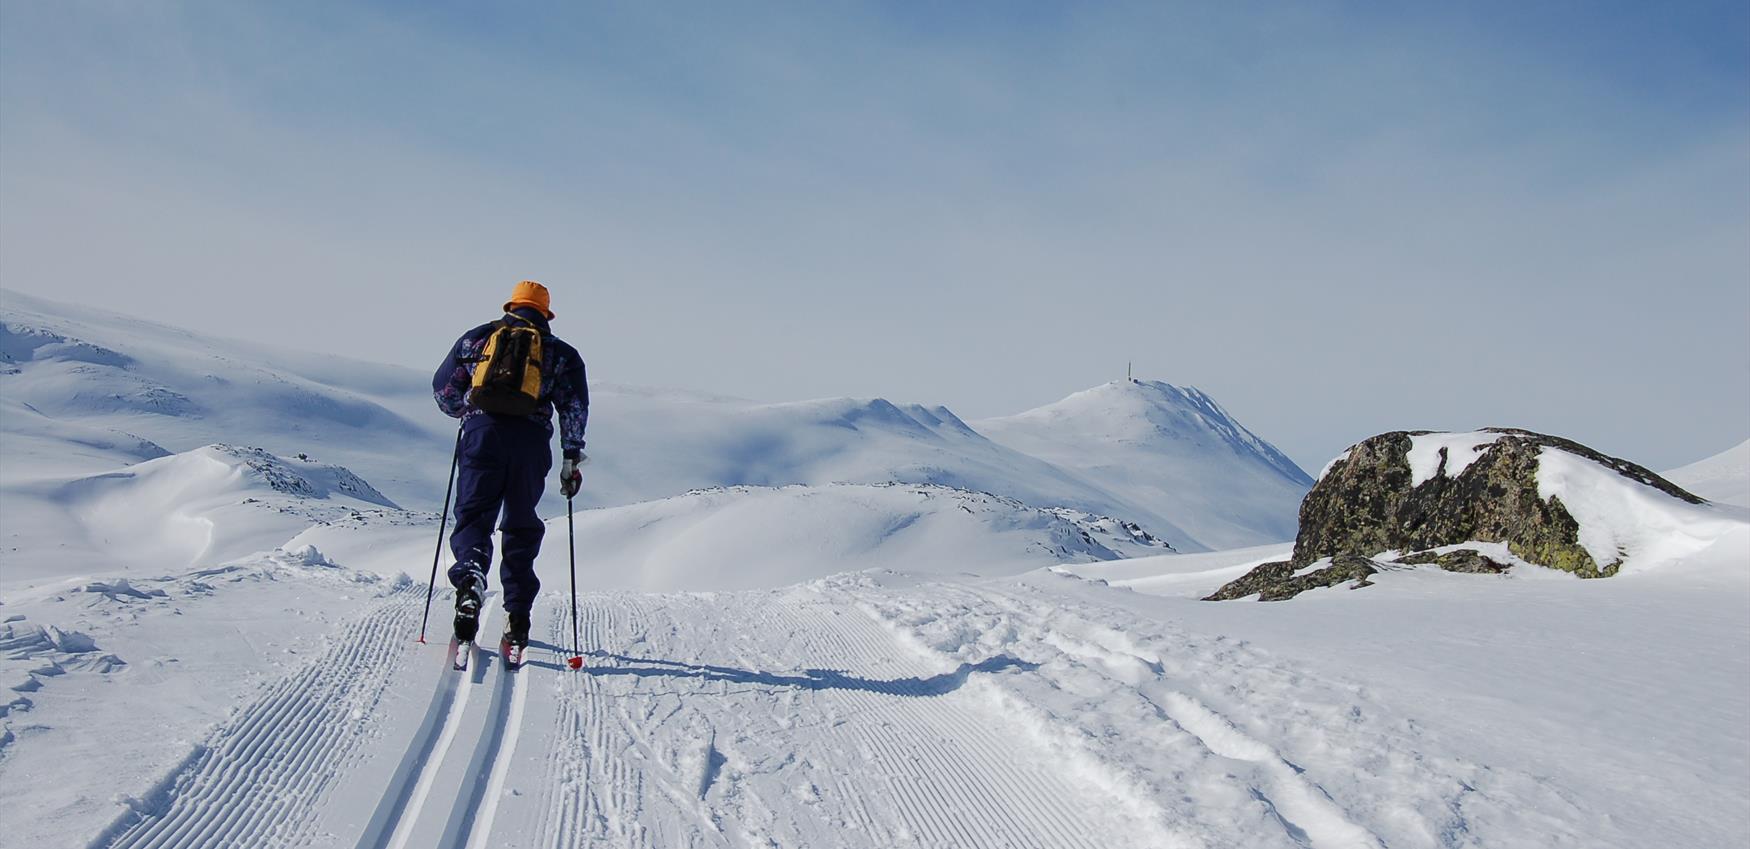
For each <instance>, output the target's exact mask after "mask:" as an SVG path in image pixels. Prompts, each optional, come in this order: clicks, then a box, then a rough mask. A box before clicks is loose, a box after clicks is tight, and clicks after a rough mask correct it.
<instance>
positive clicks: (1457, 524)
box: [1209, 428, 1703, 600]
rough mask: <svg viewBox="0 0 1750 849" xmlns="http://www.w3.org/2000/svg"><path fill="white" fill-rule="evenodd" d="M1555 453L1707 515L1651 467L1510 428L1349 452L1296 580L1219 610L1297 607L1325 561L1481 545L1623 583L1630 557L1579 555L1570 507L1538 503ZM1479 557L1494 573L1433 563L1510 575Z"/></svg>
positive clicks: (1459, 562) (1313, 507) (1329, 477)
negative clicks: (1263, 602)
mask: <svg viewBox="0 0 1750 849" xmlns="http://www.w3.org/2000/svg"><path fill="white" fill-rule="evenodd" d="M1546 449H1556V450H1559V451H1564V452H1567V453H1569V454H1573V455H1576V456H1578V457H1581V458H1583V459H1585V460H1588V461H1591V462H1592V463H1596V464H1598V465H1599V466H1602V467H1603V468H1605V469H1608V470H1612V471H1614V472H1616V473H1617V474H1618V475H1620V476H1622V477H1623V478H1625V479H1626V480H1627V481H1629V482H1632V483H1633V484H1638V485H1642V486H1648V487H1652V488H1655V489H1657V490H1659V491H1661V492H1663V493H1665V494H1666V495H1669V496H1671V497H1673V498H1677V499H1680V500H1682V501H1685V502H1688V503H1690V504H1700V503H1703V500H1702V499H1700V498H1698V497H1696V496H1694V495H1692V494H1690V493H1689V492H1686V491H1685V490H1683V489H1682V488H1681V487H1678V486H1677V485H1676V484H1673V483H1671V482H1670V481H1667V480H1665V479H1664V478H1662V477H1659V476H1658V475H1656V474H1654V473H1653V472H1650V471H1648V470H1647V469H1645V468H1643V467H1641V466H1637V465H1635V464H1634V463H1630V462H1628V461H1625V460H1619V459H1617V458H1615V457H1609V456H1606V455H1604V454H1600V453H1598V452H1597V451H1594V450H1592V449H1590V448H1587V447H1586V446H1584V445H1581V444H1579V443H1576V442H1573V441H1572V440H1567V439H1562V438H1561V437H1556V436H1548V435H1545V434H1541V433H1533V432H1531V431H1526V430H1517V429H1510V428H1490V429H1488V430H1485V431H1479V432H1477V433H1475V434H1436V433H1432V432H1430V431H1396V432H1392V433H1384V434H1380V435H1379V436H1375V437H1372V438H1370V439H1367V440H1364V441H1362V442H1361V443H1359V444H1357V445H1355V446H1354V447H1353V448H1351V449H1349V452H1348V453H1347V454H1346V455H1345V456H1344V457H1342V458H1339V459H1338V460H1337V461H1335V462H1333V463H1332V464H1331V466H1330V467H1329V468H1328V469H1327V470H1326V471H1325V473H1324V474H1323V475H1322V476H1321V477H1320V479H1319V481H1318V483H1317V484H1316V485H1314V486H1313V488H1312V491H1311V492H1309V493H1307V496H1306V499H1305V500H1303V501H1302V502H1301V506H1300V533H1299V535H1298V536H1297V537H1296V538H1295V541H1294V555H1293V557H1292V559H1291V560H1289V561H1288V565H1289V567H1290V568H1288V569H1287V570H1286V571H1283V570H1271V571H1265V570H1266V568H1267V567H1268V566H1270V565H1273V564H1266V566H1260V567H1258V569H1255V570H1253V572H1252V573H1249V574H1247V575H1245V576H1244V577H1242V578H1240V579H1239V580H1237V581H1234V582H1233V583H1231V584H1229V585H1228V586H1225V587H1223V588H1221V590H1218V591H1217V592H1216V593H1215V594H1214V595H1211V596H1209V598H1210V599H1211V600H1220V599H1226V598H1242V597H1245V596H1248V595H1251V594H1253V593H1259V597H1260V598H1273V597H1283V598H1287V597H1290V596H1291V595H1292V594H1293V592H1299V591H1301V590H1296V589H1294V586H1295V583H1294V582H1296V581H1298V580H1299V579H1294V578H1291V577H1290V576H1292V574H1293V572H1294V571H1296V570H1298V569H1301V568H1304V567H1305V566H1307V565H1309V564H1311V563H1313V562H1315V561H1317V560H1319V559H1321V558H1325V557H1336V556H1339V555H1358V556H1363V557H1365V556H1368V555H1376V554H1379V553H1380V552H1385V551H1409V552H1425V551H1428V550H1429V549H1434V548H1439V547H1441V546H1448V545H1456V544H1460V543H1466V542H1473V541H1476V542H1500V543H1505V544H1506V545H1507V548H1508V550H1509V551H1511V552H1512V553H1513V554H1514V555H1515V556H1517V557H1520V558H1523V559H1525V560H1527V561H1530V562H1532V563H1538V564H1541V565H1544V566H1548V567H1551V568H1555V569H1562V570H1564V571H1568V572H1573V573H1574V574H1576V575H1579V576H1580V577H1583V578H1597V577H1606V576H1610V575H1614V574H1616V572H1617V570H1618V569H1619V568H1621V565H1622V557H1621V556H1620V553H1619V554H1618V556H1616V557H1614V558H1610V559H1608V560H1606V562H1600V561H1599V559H1597V558H1594V556H1593V555H1592V554H1591V553H1589V552H1588V551H1587V549H1586V548H1585V547H1583V546H1582V545H1581V544H1580V541H1579V533H1580V525H1579V522H1577V521H1576V520H1575V519H1574V516H1573V515H1572V514H1570V513H1569V511H1568V509H1567V508H1566V507H1565V506H1564V505H1563V504H1562V501H1561V498H1560V497H1558V496H1555V495H1552V496H1550V497H1549V498H1547V499H1546V498H1543V497H1541V496H1540V495H1539V490H1538V468H1539V462H1540V457H1541V456H1542V454H1543V452H1544V451H1545V450H1546ZM1604 474H1608V472H1605V473H1604ZM1454 554H1457V552H1454ZM1471 554H1472V555H1476V558H1480V559H1481V560H1483V561H1487V562H1486V563H1484V562H1478V560H1477V559H1465V558H1456V557H1452V556H1447V558H1446V559H1445V560H1441V559H1440V558H1438V557H1437V558H1435V559H1434V560H1433V561H1431V562H1435V563H1437V564H1439V565H1440V566H1441V568H1446V569H1449V570H1452V571H1499V570H1500V569H1504V568H1505V567H1504V566H1503V565H1502V564H1498V563H1494V561H1489V560H1487V558H1482V557H1481V555H1478V554H1476V552H1474V551H1473V552H1471ZM1402 562H1410V561H1402ZM1490 564H1493V565H1490ZM1497 567H1498V568H1497ZM1278 573H1280V574H1278ZM1240 589H1245V590H1246V591H1245V592H1239V590H1240ZM1291 590H1292V592H1290V591H1291ZM1284 592H1289V595H1287V596H1284V595H1281V594H1282V593H1284Z"/></svg>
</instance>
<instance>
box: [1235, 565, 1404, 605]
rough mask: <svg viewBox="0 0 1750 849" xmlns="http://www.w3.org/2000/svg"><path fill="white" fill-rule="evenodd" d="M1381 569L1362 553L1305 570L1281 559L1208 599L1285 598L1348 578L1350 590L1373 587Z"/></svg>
mask: <svg viewBox="0 0 1750 849" xmlns="http://www.w3.org/2000/svg"><path fill="white" fill-rule="evenodd" d="M1378 571H1379V564H1378V563H1375V562H1374V561H1373V560H1371V559H1369V558H1366V557H1362V556H1361V555H1359V554H1342V555H1338V556H1337V557H1333V558H1331V563H1330V564H1329V565H1326V566H1320V567H1318V568H1316V569H1304V570H1303V569H1301V568H1298V567H1296V566H1295V565H1294V564H1293V563H1291V562H1289V561H1287V560H1278V561H1276V562H1275V563H1265V564H1264V565H1262V566H1259V567H1258V568H1256V569H1253V570H1252V571H1250V572H1247V573H1246V574H1245V576H1244V577H1242V578H1240V579H1239V580H1237V581H1234V582H1232V583H1229V584H1228V585H1227V586H1224V587H1222V588H1221V589H1219V590H1216V591H1215V594H1214V595H1212V596H1210V597H1208V598H1206V599H1204V601H1229V600H1232V599H1236V598H1245V597H1246V596H1249V595H1256V596H1257V597H1258V600H1259V601H1282V600H1284V599H1290V598H1294V597H1295V596H1297V595H1300V594H1301V593H1303V592H1306V591H1307V590H1316V589H1318V588H1320V587H1334V586H1336V585H1338V584H1341V583H1343V582H1345V581H1354V582H1355V584H1354V585H1353V586H1351V587H1350V589H1360V588H1361V587H1367V586H1372V585H1373V582H1372V581H1369V580H1367V578H1368V576H1369V575H1373V574H1375V573H1377V572H1378ZM1296 573H1299V574H1296Z"/></svg>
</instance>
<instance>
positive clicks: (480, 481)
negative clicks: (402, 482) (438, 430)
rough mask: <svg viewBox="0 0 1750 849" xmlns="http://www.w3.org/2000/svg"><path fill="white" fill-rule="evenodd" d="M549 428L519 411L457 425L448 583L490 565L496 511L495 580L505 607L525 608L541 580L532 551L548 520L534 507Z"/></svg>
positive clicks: (548, 458) (537, 549)
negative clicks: (500, 535)
mask: <svg viewBox="0 0 1750 849" xmlns="http://www.w3.org/2000/svg"><path fill="white" fill-rule="evenodd" d="M551 438H552V437H551V435H550V434H549V433H548V432H547V429H546V428H544V427H542V426H541V425H540V424H539V423H538V422H535V421H532V420H530V419H526V418H515V417H510V416H503V417H500V416H493V415H490V414H479V415H475V416H471V417H469V418H468V420H467V422H466V423H464V424H463V426H462V454H461V460H460V461H459V462H458V464H457V465H458V468H459V471H458V472H457V476H456V530H455V532H454V533H452V534H450V551H451V552H452V553H454V554H455V555H456V565H454V566H451V567H450V584H451V585H453V586H461V585H462V583H463V582H464V581H465V580H467V577H468V574H469V573H470V572H473V573H477V574H479V575H480V576H481V577H482V578H484V577H485V576H486V574H487V572H488V570H489V569H490V568H491V566H492V523H493V522H494V521H497V520H498V518H499V515H500V514H501V513H502V514H503V516H504V521H503V522H502V523H500V524H499V526H498V529H499V530H501V531H503V532H504V560H503V562H502V563H501V564H500V566H499V572H498V574H499V582H500V584H501V586H502V587H503V590H504V609H505V610H506V611H509V612H511V613H528V612H529V609H530V608H531V607H533V606H534V604H535V594H536V593H538V592H540V590H541V582H540V580H539V579H537V578H536V577H535V555H537V554H540V553H541V537H542V536H543V535H545V534H546V532H547V526H546V525H545V524H543V523H542V522H541V517H540V516H538V515H536V513H535V505H536V504H538V503H540V501H541V492H542V490H543V489H545V488H546V485H547V472H548V471H549V470H551V469H552V468H553V449H552V447H551V446H550V445H549V444H548V443H549V440H550V439H551Z"/></svg>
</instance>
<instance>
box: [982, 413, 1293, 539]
mask: <svg viewBox="0 0 1750 849" xmlns="http://www.w3.org/2000/svg"><path fill="white" fill-rule="evenodd" d="M972 427H974V428H976V429H977V430H978V431H979V432H980V433H984V434H987V435H988V436H990V438H991V439H993V440H995V441H996V442H998V443H1000V444H1002V445H1005V446H1008V447H1010V448H1014V449H1016V450H1019V451H1022V452H1025V453H1027V454H1030V455H1033V456H1036V457H1040V458H1042V459H1044V460H1047V461H1049V462H1051V463H1052V464H1054V465H1057V466H1059V467H1062V468H1065V469H1069V470H1072V471H1075V472H1077V473H1079V474H1080V475H1082V476H1083V477H1085V478H1087V479H1088V480H1091V481H1094V482H1097V483H1098V484H1099V485H1100V486H1101V487H1104V488H1106V489H1108V490H1110V491H1112V492H1114V493H1116V494H1118V495H1119V496H1122V497H1123V498H1124V499H1126V500H1127V501H1128V502H1129V503H1130V504H1135V505H1142V506H1144V507H1146V508H1148V509H1150V510H1152V511H1153V513H1154V514H1156V515H1159V516H1162V517H1166V518H1170V519H1171V520H1172V522H1173V523H1174V524H1176V525H1178V526H1179V527H1181V528H1183V529H1184V530H1185V531H1187V532H1188V533H1189V534H1190V536H1191V537H1192V538H1193V539H1195V540H1196V541H1197V542H1199V543H1201V544H1202V546H1203V547H1213V548H1232V547H1237V546H1245V545H1257V544H1260V543H1265V542H1277V541H1282V540H1287V539H1291V538H1293V536H1294V532H1295V509H1296V507H1298V505H1299V503H1300V499H1301V497H1302V496H1303V495H1305V494H1306V491H1307V488H1308V487H1310V486H1311V485H1312V483H1313V480H1312V478H1309V477H1307V475H1306V473H1305V472H1303V471H1301V469H1300V467H1298V466H1296V465H1295V464H1294V462H1293V461H1291V460H1289V459H1288V458H1287V457H1286V456H1284V455H1283V454H1282V452H1280V451H1278V450H1277V449H1276V448H1275V447H1274V446H1272V445H1271V444H1270V443H1268V442H1266V441H1265V440H1263V439H1262V438H1260V437H1259V436H1257V435H1256V434H1254V433H1252V432H1251V431H1249V430H1247V429H1246V428H1245V427H1244V426H1243V425H1241V424H1240V423H1239V422H1238V421H1236V420H1235V419H1234V418H1233V416H1232V415H1230V414H1229V413H1228V412H1227V411H1226V410H1224V409H1222V407H1221V405H1219V404H1217V403H1216V402H1215V399H1213V398H1211V397H1209V395H1207V394H1206V393H1204V392H1202V391H1201V390H1198V389H1196V388H1194V387H1183V388H1182V387H1178V386H1173V385H1171V384H1167V383H1161V382H1158V381H1117V382H1113V383H1108V384H1105V385H1103V386H1098V387H1095V388H1093V389H1090V390H1087V391H1084V392H1078V393H1076V394H1074V395H1071V396H1069V397H1067V398H1064V399H1063V400H1061V401H1057V402H1055V403H1053V404H1048V405H1046V406H1044V407H1040V408H1038V409H1035V410H1029V411H1027V412H1024V413H1020V414H1017V415H1013V416H1007V417H1003V418H994V419H982V420H979V421H975V422H973V423H972ZM1120 512H1124V511H1120ZM1127 515H1131V516H1134V517H1137V518H1145V517H1142V516H1138V514H1137V513H1136V512H1135V511H1134V510H1132V511H1129V512H1127ZM1175 544H1177V541H1175ZM1181 548H1183V547H1182V546H1181ZM1187 550H1194V549H1187Z"/></svg>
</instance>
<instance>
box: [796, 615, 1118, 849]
mask: <svg viewBox="0 0 1750 849" xmlns="http://www.w3.org/2000/svg"><path fill="white" fill-rule="evenodd" d="M764 609H765V610H767V611H769V613H770V614H771V616H772V618H773V620H774V623H773V624H774V626H781V625H792V626H794V627H797V628H799V629H802V630H804V632H805V633H809V634H811V635H818V636H819V637H820V640H821V642H820V644H819V645H820V646H821V648H823V649H825V650H826V651H825V652H824V655H823V656H824V659H826V660H827V661H828V662H829V665H830V664H831V663H838V664H841V665H844V666H845V667H847V668H850V669H858V668H859V667H863V668H866V667H867V666H868V664H869V663H870V660H871V659H873V658H887V659H890V660H892V661H894V663H893V664H892V666H893V667H897V669H898V670H899V671H900V675H899V676H895V677H896V678H911V679H913V680H910V681H905V680H896V681H894V682H892V683H888V684H884V685H881V686H880V687H879V688H878V689H879V692H868V691H866V690H861V689H848V690H838V691H833V692H834V695H835V696H838V697H840V698H844V699H846V700H847V701H849V702H850V703H851V704H852V705H853V706H854V707H855V709H856V711H857V712H859V713H860V714H861V717H860V718H861V719H862V720H863V721H859V722H857V723H854V727H855V728H856V729H857V732H856V733H857V735H858V737H859V741H860V742H861V743H862V744H863V745H866V746H868V747H869V748H871V749H872V750H874V751H875V752H877V753H879V762H880V764H882V765H884V766H885V767H886V772H885V773H884V774H883V775H882V778H883V780H884V784H885V789H886V790H887V791H888V798H891V799H892V800H893V801H894V803H895V807H896V809H897V810H898V812H899V816H900V818H901V820H902V822H903V823H904V824H905V826H906V828H907V830H908V831H909V832H910V834H911V835H912V837H911V839H912V840H914V841H917V842H920V843H924V844H925V845H940V846H956V847H967V849H1009V847H1036V849H1047V847H1051V849H1057V847H1068V848H1069V849H1101V847H1102V846H1103V844H1102V843H1100V842H1098V841H1094V840H1090V839H1089V838H1088V837H1087V835H1090V834H1099V833H1102V831H1101V829H1100V828H1099V827H1098V824H1097V823H1093V822H1089V821H1088V818H1087V817H1086V815H1085V814H1086V812H1087V810H1088V809H1087V808H1085V807H1082V806H1081V805H1080V804H1079V803H1078V802H1077V799H1078V798H1080V794H1079V793H1078V792H1076V789H1075V788H1073V787H1071V786H1070V785H1068V784H1067V783H1065V782H1063V781H1061V780H1060V779H1058V778H1057V777H1056V776H1053V775H1049V774H1047V773H1045V772H1044V771H1042V770H1040V769H1037V768H1033V767H1029V766H1026V765H1023V764H1022V763H1020V761H1021V760H1022V759H1019V758H1017V757H1016V752H1015V750H1016V748H1017V745H1019V744H1018V742H1017V740H1016V739H1014V738H1004V737H999V736H998V734H997V732H996V730H995V729H997V728H1000V727H1001V726H1002V722H1001V718H1000V717H994V716H990V715H988V714H986V713H984V712H983V711H981V710H979V709H978V708H977V707H976V706H973V705H969V704H967V700H966V699H965V698H964V697H963V696H961V695H959V694H956V693H947V694H941V695H931V694H929V692H928V690H927V686H926V685H925V684H924V683H923V682H924V679H927V678H929V677H930V676H931V675H932V674H934V672H935V671H936V670H934V669H930V668H928V667H926V666H925V665H924V664H922V663H921V662H919V661H911V662H907V661H908V660H909V658H907V656H906V653H905V652H903V651H901V650H900V649H898V647H897V646H896V645H895V644H894V640H893V637H892V635H890V634H888V633H887V632H885V631H884V630H883V629H882V628H881V626H880V625H879V624H878V623H876V622H874V621H873V620H871V619H870V618H869V617H868V616H866V615H864V614H862V613H861V612H860V611H856V610H850V609H846V608H845V607H844V606H842V605H827V604H825V603H820V604H809V603H800V604H798V603H782V604H771V605H766V606H764ZM829 611H831V612H836V613H837V614H838V615H830V614H829ZM896 697H898V698H896ZM896 728H897V729H905V730H906V732H907V733H905V735H904V737H901V736H898V735H895V734H892V733H886V732H889V731H891V730H892V729H896ZM908 741H909V742H908ZM847 791H848V792H846V793H845V797H846V798H849V799H853V800H858V804H859V805H861V800H862V799H864V798H866V797H868V796H869V795H870V794H869V793H868V790H867V788H847ZM860 819H861V820H863V823H864V825H865V826H866V827H868V828H869V829H870V830H871V833H872V834H874V835H876V836H877V837H878V838H879V840H878V844H884V845H898V844H899V843H901V842H902V838H903V835H894V834H892V833H891V831H890V830H889V829H887V828H886V827H885V826H884V825H883V824H881V823H879V822H877V821H876V820H874V818H873V817H871V816H870V815H869V813H868V811H867V809H866V808H863V809H862V815H861V817H860Z"/></svg>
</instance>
